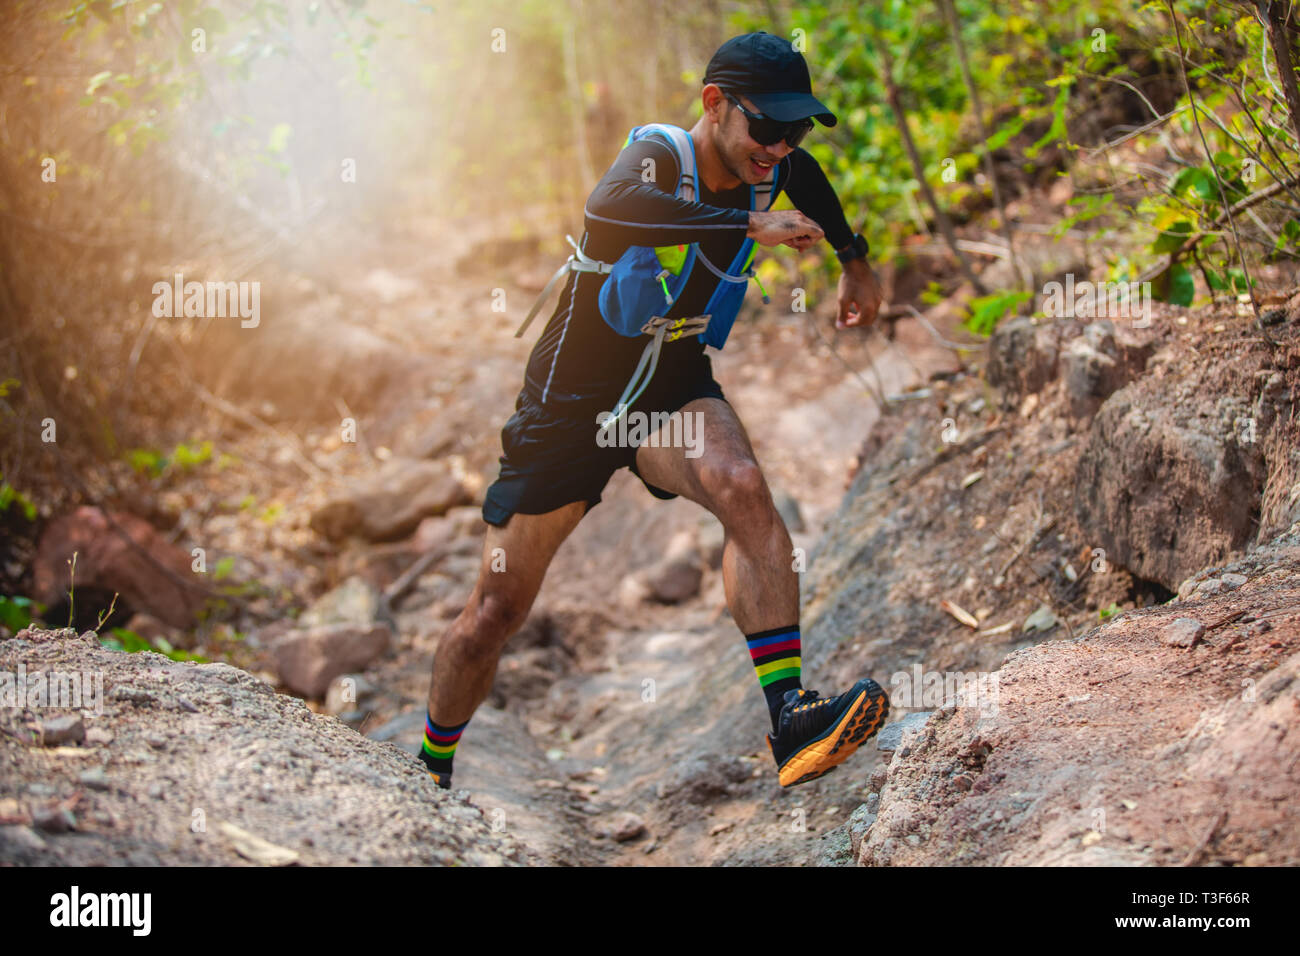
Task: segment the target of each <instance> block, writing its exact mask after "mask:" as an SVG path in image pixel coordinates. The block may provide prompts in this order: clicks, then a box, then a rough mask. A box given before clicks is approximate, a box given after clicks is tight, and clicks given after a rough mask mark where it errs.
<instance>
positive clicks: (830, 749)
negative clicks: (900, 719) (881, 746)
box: [777, 680, 889, 787]
mask: <svg viewBox="0 0 1300 956" xmlns="http://www.w3.org/2000/svg"><path fill="white" fill-rule="evenodd" d="M888 715H889V697H888V695H887V694H886V693H885V692H884V691H883V690H881V688H880V685H879V684H877V683H876V682H875V681H873V680H868V681H867V686H866V687H864V688H863V689H862V692H861V693H860V694H858V696H857V697H856V698H855V699H854V701H853V703H852V704H850V705H849V707H848V708H847V709H846V710H845V711H844V714H843V715H842V716H841V717H840V719H839V720H838V721H836V722H835V723H834V724H833V725H832V726H830V727H828V728H827V729H826V732H825V733H824V734H822V736H821V737H819V738H818V739H816V740H814V741H812V742H811V743H809V744H806V745H805V746H804V747H803V749H802V750H798V751H796V752H795V753H793V754H791V755H790V756H789V757H788V758H786V761H785V763H783V764H782V765H781V767H780V768H779V770H778V771H777V779H778V780H779V781H780V783H781V786H782V787H793V786H796V785H797V784H801V783H807V782H808V781H809V780H816V779H817V778H818V777H824V776H825V775H826V774H828V773H830V772H831V771H832V770H834V769H835V768H836V767H838V766H839V765H840V764H842V763H843V762H844V761H846V760H848V759H849V757H851V756H853V752H854V751H855V750H857V749H858V747H860V746H862V744H863V743H864V742H865V741H867V740H869V739H870V738H871V737H872V736H874V735H875V733H876V731H878V730H879V729H880V728H881V726H882V725H883V724H884V722H885V718H886V717H887V716H888Z"/></svg>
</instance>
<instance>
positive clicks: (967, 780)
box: [952, 773, 975, 790]
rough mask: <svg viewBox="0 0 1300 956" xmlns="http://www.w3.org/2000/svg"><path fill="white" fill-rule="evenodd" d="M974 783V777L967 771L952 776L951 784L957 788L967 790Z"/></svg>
mask: <svg viewBox="0 0 1300 956" xmlns="http://www.w3.org/2000/svg"><path fill="white" fill-rule="evenodd" d="M974 784H975V780H974V778H973V777H971V775H970V774H968V773H959V774H957V776H955V777H953V778H952V785H953V786H954V787H956V788H957V789H958V790H969V789H970V788H971V787H972V786H974Z"/></svg>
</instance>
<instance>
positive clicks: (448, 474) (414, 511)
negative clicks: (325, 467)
mask: <svg viewBox="0 0 1300 956" xmlns="http://www.w3.org/2000/svg"><path fill="white" fill-rule="evenodd" d="M470 500H471V495H470V493H469V490H468V488H467V486H466V480H465V475H464V473H463V471H462V470H461V469H459V468H457V467H456V465H455V463H454V462H449V461H445V460H438V461H417V460H413V459H409V458H396V459H393V460H392V461H390V462H388V463H387V464H385V465H384V467H383V468H381V469H380V470H379V471H377V472H375V473H374V474H372V475H369V476H367V477H364V478H361V479H359V480H357V481H356V482H354V483H353V484H352V485H351V486H349V487H347V488H345V489H344V490H343V491H341V492H339V493H338V494H336V495H334V496H333V497H331V498H330V499H329V500H328V501H326V502H325V504H324V505H322V506H321V507H320V508H318V509H317V510H316V511H315V512H314V513H313V514H312V516H311V527H312V530H314V531H316V532H317V533H319V534H321V535H323V536H324V537H326V538H328V539H329V540H331V541H342V540H344V539H346V538H348V537H358V538H364V539H365V540H367V541H396V540H398V539H400V538H404V537H406V536H407V535H409V534H410V533H411V532H413V531H414V530H415V529H416V528H417V527H418V526H419V524H420V521H421V520H423V519H424V518H427V517H429V516H431V515H440V514H443V513H445V512H446V511H447V510H448V509H450V508H454V507H456V506H457V505H463V504H468V503H469V502H470Z"/></svg>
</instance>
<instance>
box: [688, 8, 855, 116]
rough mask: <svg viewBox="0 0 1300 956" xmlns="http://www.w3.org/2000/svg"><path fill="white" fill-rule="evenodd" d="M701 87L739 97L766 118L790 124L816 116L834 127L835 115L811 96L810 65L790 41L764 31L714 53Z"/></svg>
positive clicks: (736, 38) (749, 35) (751, 34)
mask: <svg viewBox="0 0 1300 956" xmlns="http://www.w3.org/2000/svg"><path fill="white" fill-rule="evenodd" d="M704 83H705V85H707V84H709V83H716V84H717V85H718V86H720V87H722V88H723V89H724V90H727V91H729V92H735V93H743V94H744V95H745V96H747V97H748V98H749V99H750V100H752V101H753V103H754V106H755V107H757V108H758V111H759V112H760V113H762V114H763V115H764V116H770V117H771V118H772V119H774V120H779V121H781V122H783V123H790V122H793V121H794V120H801V119H806V118H807V117H809V116H815V117H816V118H817V119H818V120H820V121H821V123H822V125H823V126H834V125H835V123H836V119H835V114H834V113H832V112H831V111H830V110H828V109H827V108H826V105H825V104H824V103H822V102H821V101H820V100H818V99H817V98H816V97H815V96H813V95H812V81H811V80H810V79H809V77H808V64H807V63H806V62H805V61H804V58H803V54H802V53H800V52H798V51H797V50H796V49H795V48H794V46H793V45H792V44H791V43H790V41H789V40H784V39H782V38H781V37H777V36H773V35H772V34H770V33H766V32H764V31H762V30H760V31H758V32H757V33H746V34H745V35H743V36H738V37H732V38H731V39H730V40H728V41H727V42H726V43H724V44H722V46H720V47H718V52H716V53H714V54H713V59H711V60H709V66H708V68H707V69H706V70H705V71H704Z"/></svg>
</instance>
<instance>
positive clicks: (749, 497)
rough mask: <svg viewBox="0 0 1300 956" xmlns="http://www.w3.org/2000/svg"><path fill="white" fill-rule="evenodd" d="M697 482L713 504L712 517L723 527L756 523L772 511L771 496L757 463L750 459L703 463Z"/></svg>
mask: <svg viewBox="0 0 1300 956" xmlns="http://www.w3.org/2000/svg"><path fill="white" fill-rule="evenodd" d="M700 481H701V484H703V485H704V488H705V491H706V492H707V494H708V497H709V500H710V502H712V504H713V510H714V514H715V515H717V517H718V519H719V520H721V521H722V522H723V523H724V524H726V523H728V522H729V521H735V522H741V521H755V520H758V519H761V518H763V517H765V516H767V514H768V512H770V511H772V495H771V493H770V492H769V491H768V488H767V482H766V481H765V480H764V478H763V472H762V470H761V469H760V468H759V467H758V462H756V461H754V460H753V459H752V458H733V459H729V460H724V461H721V462H710V463H708V464H705V465H703V466H702V467H701V473H700Z"/></svg>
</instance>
